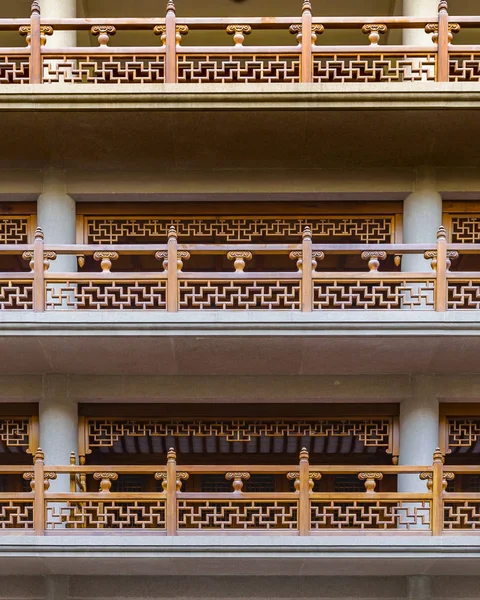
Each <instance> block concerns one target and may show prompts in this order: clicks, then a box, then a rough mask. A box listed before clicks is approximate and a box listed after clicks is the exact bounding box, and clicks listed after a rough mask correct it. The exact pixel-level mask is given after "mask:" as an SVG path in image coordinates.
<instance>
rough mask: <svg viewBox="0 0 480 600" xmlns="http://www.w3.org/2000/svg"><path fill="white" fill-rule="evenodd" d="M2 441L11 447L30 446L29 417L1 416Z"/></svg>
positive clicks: (0, 435) (0, 431)
mask: <svg viewBox="0 0 480 600" xmlns="http://www.w3.org/2000/svg"><path fill="white" fill-rule="evenodd" d="M0 441H1V442H2V443H3V444H5V446H8V447H11V448H19V447H24V448H28V446H29V441H30V422H29V419H13V418H12V419H2V418H0Z"/></svg>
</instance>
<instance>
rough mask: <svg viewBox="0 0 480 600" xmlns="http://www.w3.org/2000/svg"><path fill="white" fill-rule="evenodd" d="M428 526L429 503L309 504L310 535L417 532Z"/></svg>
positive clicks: (342, 501)
mask: <svg viewBox="0 0 480 600" xmlns="http://www.w3.org/2000/svg"><path fill="white" fill-rule="evenodd" d="M429 525H430V502H428V501H425V502H415V503H412V502H399V501H396V500H391V501H389V500H373V499H372V500H351V501H348V500H325V501H318V500H312V502H311V528H312V531H321V530H323V529H377V530H382V529H397V528H399V529H406V530H409V529H418V528H420V527H428V526H429Z"/></svg>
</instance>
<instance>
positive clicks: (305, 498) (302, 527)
mask: <svg viewBox="0 0 480 600" xmlns="http://www.w3.org/2000/svg"><path fill="white" fill-rule="evenodd" d="M308 458H309V456H308V452H307V449H306V448H302V451H301V452H300V488H299V500H298V531H299V534H300V535H303V536H305V535H310V465H309V460H308Z"/></svg>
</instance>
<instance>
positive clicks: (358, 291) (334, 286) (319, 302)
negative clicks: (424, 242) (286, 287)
mask: <svg viewBox="0 0 480 600" xmlns="http://www.w3.org/2000/svg"><path fill="white" fill-rule="evenodd" d="M376 262H377V261H376V260H375V265H374V266H376ZM434 290H435V283H434V281H433V280H432V281H428V282H425V281H423V282H419V283H418V284H417V283H415V282H412V281H407V280H404V281H399V280H395V281H388V279H381V280H378V281H366V280H365V279H361V280H358V279H357V280H354V279H353V280H352V281H345V279H339V280H334V279H333V280H332V281H325V280H322V281H315V282H314V286H313V307H314V309H315V310H345V309H357V310H358V309H361V310H378V309H383V310H395V309H397V310H398V309H406V308H407V309H412V310H413V309H419V308H424V309H425V308H427V309H428V308H430V309H433V308H434V307H435V298H434Z"/></svg>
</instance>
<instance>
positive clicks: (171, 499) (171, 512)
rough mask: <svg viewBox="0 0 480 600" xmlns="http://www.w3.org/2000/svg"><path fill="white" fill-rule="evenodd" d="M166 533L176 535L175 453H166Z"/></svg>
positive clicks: (171, 450)
mask: <svg viewBox="0 0 480 600" xmlns="http://www.w3.org/2000/svg"><path fill="white" fill-rule="evenodd" d="M167 535H177V455H176V453H175V450H174V449H173V448H170V450H169V451H168V454H167Z"/></svg>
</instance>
